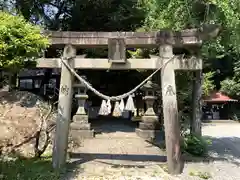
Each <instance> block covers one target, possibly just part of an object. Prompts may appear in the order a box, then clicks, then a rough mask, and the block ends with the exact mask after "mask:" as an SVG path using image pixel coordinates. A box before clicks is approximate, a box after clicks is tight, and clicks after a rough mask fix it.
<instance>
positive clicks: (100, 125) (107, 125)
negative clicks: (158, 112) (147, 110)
mask: <svg viewBox="0 0 240 180" xmlns="http://www.w3.org/2000/svg"><path fill="white" fill-rule="evenodd" d="M90 123H91V127H92V128H93V129H94V132H95V134H102V133H114V132H117V131H120V132H135V128H137V127H138V122H133V121H131V120H129V119H123V118H114V117H109V118H108V117H102V118H99V119H92V120H91V121H90Z"/></svg>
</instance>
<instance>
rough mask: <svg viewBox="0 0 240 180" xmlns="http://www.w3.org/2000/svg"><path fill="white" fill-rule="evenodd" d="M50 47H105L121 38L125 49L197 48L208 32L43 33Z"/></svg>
mask: <svg viewBox="0 0 240 180" xmlns="http://www.w3.org/2000/svg"><path fill="white" fill-rule="evenodd" d="M44 34H45V35H47V36H48V37H49V39H50V42H51V44H52V45H66V44H71V45H74V46H107V45H108V39H111V38H123V39H124V41H125V44H126V46H127V47H148V46H157V45H159V44H164V43H168V44H172V45H173V46H175V47H178V46H189V45H190V46H199V45H201V44H202V40H205V39H206V37H207V35H209V32H207V33H206V31H205V30H203V28H200V29H187V30H183V31H181V32H177V31H166V30H163V31H158V32H73V31H44Z"/></svg>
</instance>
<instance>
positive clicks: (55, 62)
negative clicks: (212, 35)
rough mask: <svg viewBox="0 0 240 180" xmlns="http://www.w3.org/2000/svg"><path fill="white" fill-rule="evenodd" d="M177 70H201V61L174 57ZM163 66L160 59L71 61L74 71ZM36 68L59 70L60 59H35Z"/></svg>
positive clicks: (87, 59) (86, 59) (76, 59)
mask: <svg viewBox="0 0 240 180" xmlns="http://www.w3.org/2000/svg"><path fill="white" fill-rule="evenodd" d="M171 63H174V67H175V69H178V70H199V69H202V59H200V58H196V57H192V58H182V56H176V57H175V58H174V60H173V61H172V62H171ZM162 65H163V59H162V58H161V57H159V58H158V57H156V58H151V59H127V61H126V63H122V64H115V63H112V62H109V60H108V59H95V58H92V59H91V58H78V57H76V58H75V59H74V61H73V68H76V69H112V70H131V69H132V70H133V69H148V70H151V69H158V68H159V67H160V66H162ZM37 68H61V60H60V58H40V59H37Z"/></svg>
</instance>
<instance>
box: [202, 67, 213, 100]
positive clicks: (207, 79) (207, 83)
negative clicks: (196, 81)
mask: <svg viewBox="0 0 240 180" xmlns="http://www.w3.org/2000/svg"><path fill="white" fill-rule="evenodd" d="M214 74H215V73H214V72H211V71H210V72H207V73H204V74H203V87H202V88H203V95H204V96H208V95H209V94H210V92H211V91H213V90H214V88H215V85H214V81H213V80H212V78H213V76H214Z"/></svg>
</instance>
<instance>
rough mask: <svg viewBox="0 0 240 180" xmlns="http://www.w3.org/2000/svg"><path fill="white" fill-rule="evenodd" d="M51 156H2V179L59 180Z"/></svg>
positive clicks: (0, 160)
mask: <svg viewBox="0 0 240 180" xmlns="http://www.w3.org/2000/svg"><path fill="white" fill-rule="evenodd" d="M59 179H60V172H56V171H55V170H54V169H53V168H52V161H51V158H50V157H48V158H39V159H35V158H24V157H1V158H0V180H59Z"/></svg>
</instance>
